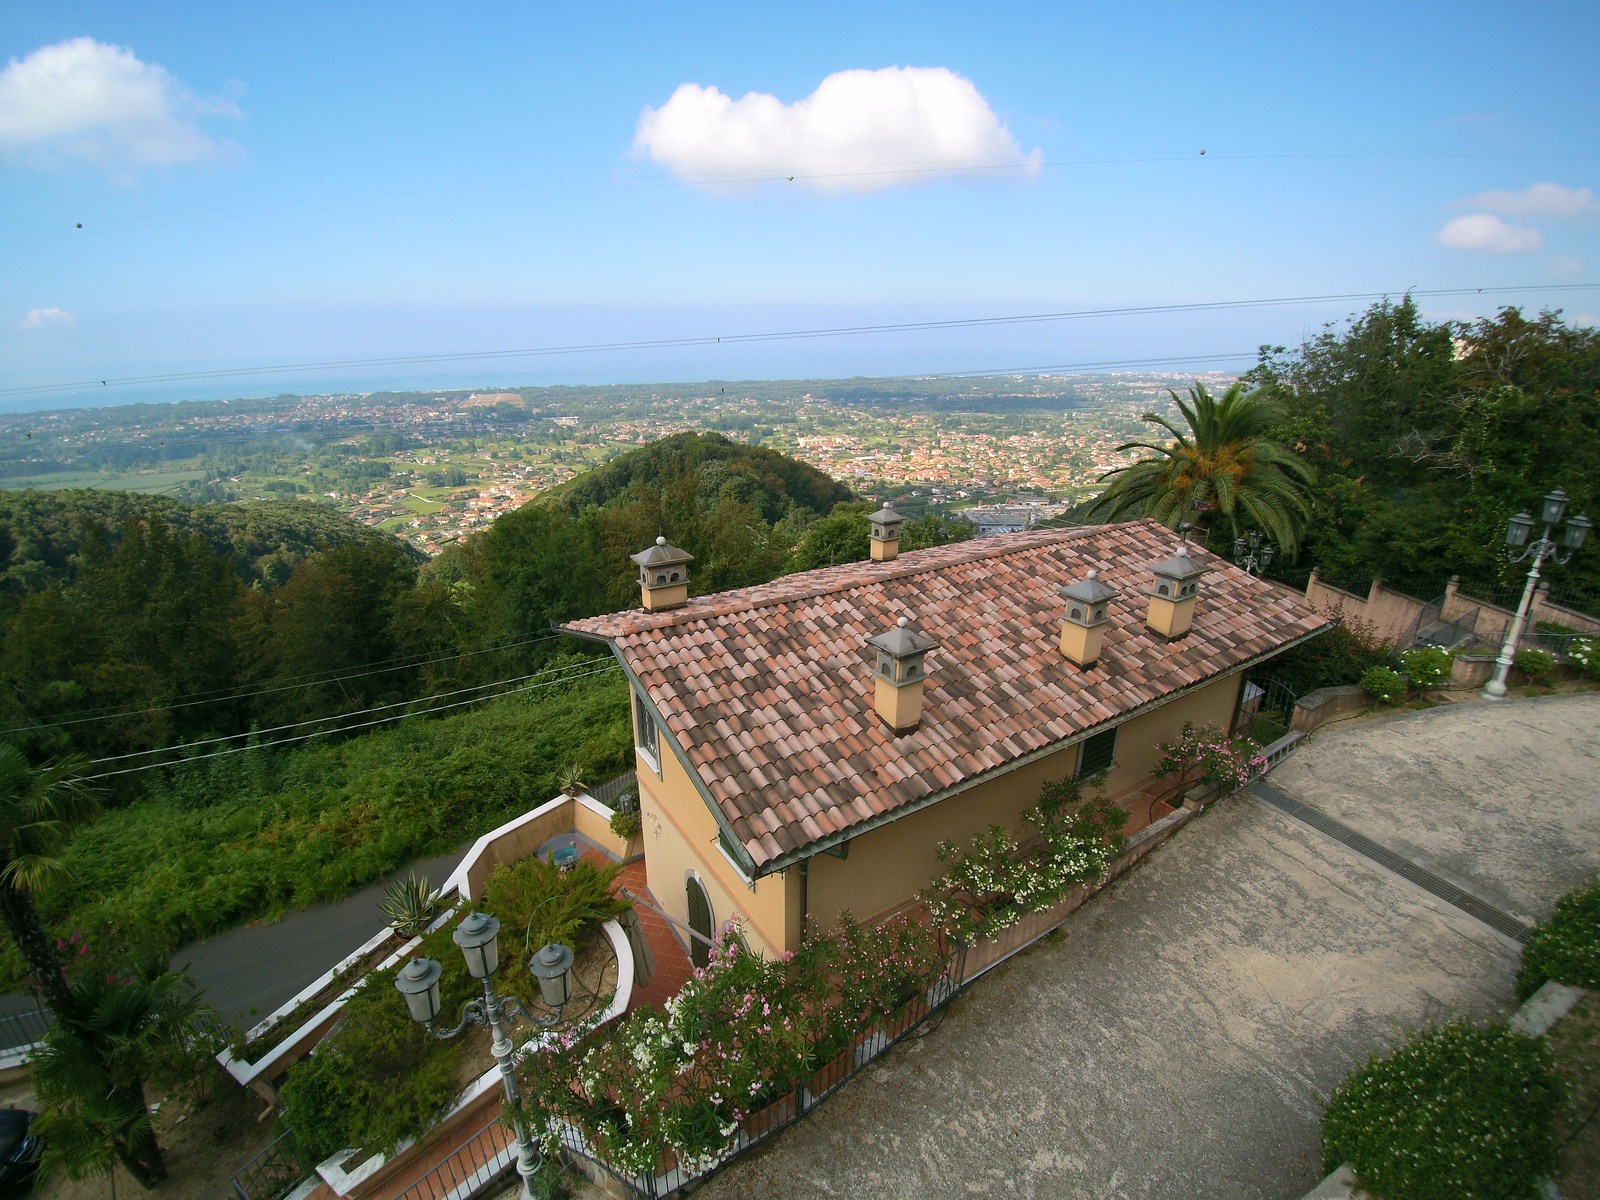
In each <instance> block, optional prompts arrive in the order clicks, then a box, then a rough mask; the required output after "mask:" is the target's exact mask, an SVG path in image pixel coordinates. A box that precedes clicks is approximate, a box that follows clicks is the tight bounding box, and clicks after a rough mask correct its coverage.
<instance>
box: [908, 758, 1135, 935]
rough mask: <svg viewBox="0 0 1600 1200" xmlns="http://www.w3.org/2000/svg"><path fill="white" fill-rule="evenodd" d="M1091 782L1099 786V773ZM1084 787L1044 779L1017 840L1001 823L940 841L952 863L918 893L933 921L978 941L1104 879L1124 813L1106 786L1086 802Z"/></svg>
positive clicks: (1118, 846) (1118, 843)
mask: <svg viewBox="0 0 1600 1200" xmlns="http://www.w3.org/2000/svg"><path fill="white" fill-rule="evenodd" d="M1094 782H1095V784H1096V786H1097V787H1098V786H1100V785H1102V784H1103V783H1104V777H1103V776H1097V777H1096V779H1095V781H1094ZM1081 788H1082V784H1081V782H1080V781H1079V780H1076V779H1058V780H1055V781H1053V782H1051V783H1047V784H1046V785H1045V786H1044V789H1043V791H1042V792H1041V794H1040V799H1039V803H1038V804H1037V805H1036V806H1034V807H1033V808H1031V809H1029V810H1028V811H1027V812H1026V813H1024V814H1023V820H1024V821H1025V822H1026V823H1027V824H1029V825H1031V826H1032V827H1033V832H1032V833H1031V834H1030V835H1028V836H1026V837H1024V838H1023V839H1022V840H1021V841H1020V842H1019V841H1018V840H1017V839H1016V838H1015V837H1013V836H1012V835H1011V833H1010V831H1009V830H1007V829H1006V828H1005V827H1004V826H1002V825H993V826H990V828H989V830H988V832H987V833H981V834H979V835H978V836H977V837H975V838H973V840H972V842H971V843H970V844H969V845H968V846H967V847H966V848H965V849H960V848H958V847H957V846H956V845H955V844H954V843H953V842H940V843H939V847H938V855H939V861H940V862H944V863H949V864H950V866H949V867H948V868H947V869H946V870H945V872H944V874H943V875H941V876H939V878H937V879H935V880H934V881H933V882H932V883H931V884H929V885H928V887H927V889H926V890H925V891H924V892H923V901H924V903H925V904H926V905H927V908H928V914H929V916H930V917H931V918H932V919H933V921H934V922H935V924H937V925H938V926H939V927H940V928H941V929H943V930H944V932H945V933H946V934H947V935H948V936H949V937H951V938H953V939H954V940H956V941H961V942H975V941H977V940H978V939H980V938H987V937H993V936H995V935H996V934H997V933H999V932H1000V931H1001V930H1003V929H1008V928H1010V927H1011V926H1012V925H1015V924H1016V923H1017V922H1018V921H1019V920H1021V919H1022V918H1023V917H1024V916H1026V915H1027V914H1028V913H1033V912H1040V911H1042V910H1043V909H1046V908H1049V907H1050V906H1051V905H1052V904H1055V903H1057V902H1059V901H1060V900H1062V899H1063V898H1065V896H1066V895H1067V893H1068V892H1069V891H1071V890H1072V889H1073V888H1074V887H1076V886H1077V885H1079V884H1081V883H1088V882H1090V881H1092V880H1096V879H1099V878H1101V877H1102V876H1103V875H1104V874H1105V871H1106V866H1107V864H1109V863H1110V862H1111V860H1112V858H1114V857H1115V856H1116V853H1117V851H1118V850H1120V849H1121V848H1122V841H1123V839H1122V833H1121V830H1122V827H1123V826H1124V825H1125V824H1127V820H1128V814H1127V813H1125V812H1123V811H1122V809H1120V808H1118V807H1117V806H1116V805H1114V804H1112V803H1111V802H1110V801H1109V800H1107V799H1106V797H1105V794H1104V793H1103V792H1101V793H1099V794H1097V795H1095V796H1094V797H1092V798H1091V799H1088V800H1085V799H1084V798H1083V795H1082V791H1081Z"/></svg>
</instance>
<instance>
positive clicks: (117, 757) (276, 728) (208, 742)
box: [86, 661, 594, 767]
mask: <svg viewBox="0 0 1600 1200" xmlns="http://www.w3.org/2000/svg"><path fill="white" fill-rule="evenodd" d="M593 666H594V663H593V662H592V661H590V662H583V663H571V664H569V665H567V666H564V667H546V668H545V669H544V670H542V671H533V672H530V673H529V674H527V675H514V676H512V677H510V678H509V679H496V680H493V681H491V682H489V683H478V684H473V685H472V686H471V687H464V688H456V689H455V690H454V691H449V692H435V693H433V694H432V695H428V696H415V697H411V698H408V699H405V700H392V701H390V702H389V703H387V704H376V705H373V706H372V707H371V708H357V709H352V710H350V711H349V712H343V713H329V714H328V715H326V716H321V717H307V718H306V719H305V720H303V721H291V722H289V723H288V724H286V725H273V726H270V727H268V728H266V729H253V730H250V731H248V732H246V733H226V734H221V735H219V736H217V737H212V738H200V739H198V740H196V741H192V742H178V743H175V744H173V745H170V746H158V747H155V748H154V749H150V750H130V751H129V752H127V753H126V754H114V755H110V756H108V757H106V758H94V759H90V760H89V762H88V763H87V764H86V765H88V766H91V767H97V766H100V765H101V764H102V763H114V762H123V761H126V760H127V759H130V758H144V757H146V756H149V755H155V754H171V753H173V752H175V751H178V750H191V749H195V748H197V747H201V746H220V745H223V744H225V743H227V742H233V741H238V740H239V739H241V738H244V739H248V738H252V737H260V736H261V735H262V734H271V733H282V732H284V731H285V730H289V729H304V728H305V727H306V726H308V725H321V724H324V723H326V722H328V721H343V720H345V719H346V718H348V717H364V716H367V715H369V714H371V713H378V712H390V711H392V710H394V709H397V708H410V707H412V706H414V705H419V704H428V703H430V702H431V701H433V700H442V699H445V698H447V697H450V696H463V695H466V693H468V692H482V691H487V690H488V689H490V688H497V687H502V686H504V685H506V684H511V683H524V682H526V681H527V680H529V679H538V678H541V677H542V676H545V675H550V674H552V673H558V674H557V677H556V679H554V680H552V682H555V683H560V682H562V681H564V680H565V679H567V678H568V677H569V676H571V677H573V678H581V677H583V675H584V674H586V673H587V671H588V669H589V668H591V667H593Z"/></svg>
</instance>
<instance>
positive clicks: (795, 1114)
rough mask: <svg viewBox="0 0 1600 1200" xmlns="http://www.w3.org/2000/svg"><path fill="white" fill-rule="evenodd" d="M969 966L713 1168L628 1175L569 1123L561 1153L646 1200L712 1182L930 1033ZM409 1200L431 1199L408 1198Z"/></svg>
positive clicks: (745, 1123)
mask: <svg viewBox="0 0 1600 1200" xmlns="http://www.w3.org/2000/svg"><path fill="white" fill-rule="evenodd" d="M965 966H966V951H965V949H961V950H958V951H957V952H956V953H955V954H953V955H952V956H951V957H950V958H949V959H947V960H946V962H945V964H944V967H943V969H942V970H941V971H940V972H939V973H938V974H937V975H935V976H934V977H933V978H932V980H931V981H930V982H929V985H928V987H927V988H926V989H925V990H923V991H920V992H918V993H917V994H916V995H915V996H913V997H912V998H911V999H910V1000H909V1001H907V1003H906V1004H905V1005H904V1006H902V1007H901V1008H899V1009H897V1010H896V1011H895V1012H894V1013H893V1014H892V1015H891V1016H888V1017H885V1018H883V1019H882V1020H880V1021H878V1022H876V1023H875V1024H874V1025H873V1026H872V1027H871V1028H869V1029H866V1030H864V1031H862V1032H861V1033H860V1034H858V1035H857V1037H856V1038H855V1039H854V1041H853V1043H852V1044H851V1045H850V1046H849V1047H847V1048H846V1049H844V1050H841V1051H840V1052H839V1053H837V1054H836V1055H834V1056H833V1057H832V1058H831V1059H830V1060H829V1061H827V1062H825V1063H822V1064H821V1065H820V1066H819V1067H818V1068H817V1070H815V1071H813V1072H812V1073H811V1074H810V1075H808V1076H806V1077H805V1078H804V1079H799V1080H794V1081H791V1082H790V1083H788V1084H787V1085H786V1086H785V1087H784V1089H783V1090H782V1091H781V1092H778V1093H776V1094H775V1095H772V1096H769V1097H768V1101H767V1104H766V1105H765V1106H764V1107H763V1108H761V1109H760V1110H759V1111H757V1112H754V1113H751V1114H750V1115H749V1116H748V1117H746V1118H745V1119H744V1120H742V1121H740V1122H739V1129H738V1132H737V1134H736V1135H735V1141H734V1144H733V1146H732V1147H731V1148H729V1149H728V1150H727V1152H726V1153H725V1154H724V1155H723V1156H722V1157H720V1158H719V1159H718V1160H717V1161H716V1163H715V1164H714V1165H712V1166H710V1167H709V1168H702V1169H700V1170H698V1171H691V1170H689V1169H686V1168H685V1167H684V1166H682V1165H680V1164H678V1163H675V1162H669V1163H664V1164H663V1166H662V1168H661V1170H660V1171H659V1172H658V1173H657V1174H654V1175H629V1174H627V1173H625V1172H623V1171H620V1170H618V1169H617V1168H616V1167H614V1166H613V1165H612V1164H611V1163H609V1162H607V1161H606V1159H605V1157H604V1156H603V1155H602V1154H601V1153H600V1152H599V1151H598V1150H597V1149H596V1148H595V1147H594V1146H592V1145H590V1143H589V1141H588V1139H587V1138H586V1137H585V1136H584V1134H583V1131H582V1130H579V1129H576V1128H574V1127H573V1126H571V1125H569V1124H567V1123H565V1122H562V1123H561V1124H560V1125H559V1126H558V1127H557V1131H558V1133H559V1135H560V1139H561V1146H562V1149H563V1150H564V1151H565V1152H566V1153H567V1155H568V1156H569V1157H571V1158H580V1159H584V1160H586V1161H588V1162H590V1163H592V1164H594V1166H595V1167H597V1168H598V1169H599V1170H600V1171H602V1172H604V1173H605V1174H606V1175H608V1176H610V1177H611V1178H612V1179H615V1180H616V1181H617V1182H619V1183H620V1184H622V1185H623V1186H624V1187H625V1188H627V1189H628V1190H629V1191H630V1192H632V1193H633V1194H634V1195H635V1196H638V1197H641V1198H643V1200H666V1197H669V1196H675V1195H677V1194H678V1193H679V1192H680V1191H682V1190H683V1189H684V1188H687V1187H689V1186H691V1185H693V1184H697V1183H699V1182H701V1181H703V1180H705V1179H709V1178H710V1177H711V1176H712V1175H715V1174H716V1173H717V1172H718V1171H721V1170H722V1169H723V1168H724V1167H726V1166H727V1165H728V1164H729V1163H731V1162H733V1161H734V1160H735V1159H737V1158H738V1157H739V1156H740V1155H742V1154H744V1153H745V1152H746V1151H748V1150H752V1149H754V1148H755V1147H756V1146H759V1145H760V1144H761V1143H762V1142H764V1141H766V1140H767V1139H768V1138H771V1137H774V1136H776V1135H777V1134H779V1133H782V1132H783V1131H784V1130H785V1129H787V1128H788V1127H789V1126H791V1125H793V1124H794V1123H795V1122H796V1121H798V1120H800V1119H801V1118H802V1117H804V1116H805V1115H806V1114H807V1113H809V1112H810V1111H811V1110H812V1109H814V1108H816V1107H817V1105H819V1104H821V1103H822V1102H823V1101H824V1100H825V1099H827V1098H828V1097H829V1096H831V1095H833V1093H834V1092H836V1091H838V1090H839V1089H840V1088H841V1087H843V1086H844V1085H845V1084H846V1083H848V1082H849V1081H850V1080H851V1079H852V1078H854V1077H855V1076H856V1075H857V1074H859V1073H860V1072H861V1071H863V1070H865V1069H866V1068H867V1067H868V1066H869V1065H871V1063H872V1062H873V1061H874V1060H875V1059H877V1058H879V1057H880V1056H882V1055H883V1054H884V1053H885V1052H886V1051H888V1050H889V1048H890V1047H891V1046H894V1045H897V1044H898V1043H900V1042H902V1041H904V1040H905V1039H906V1038H908V1037H914V1036H918V1035H919V1034H920V1033H921V1032H923V1031H925V1029H926V1028H927V1027H928V1025H929V1022H930V1021H932V1020H933V1019H934V1018H935V1017H937V1016H938V1015H939V1014H940V1013H942V1012H943V1011H944V1008H945V1006H946V1005H948V1004H949V1003H950V1001H951V1000H953V999H955V996H956V994H957V992H958V991H959V990H960V988H961V986H962V983H961V981H962V979H963V976H964V974H965ZM408 1200H427V1198H426V1197H421V1198H413V1197H408Z"/></svg>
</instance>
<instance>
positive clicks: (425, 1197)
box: [395, 1119, 517, 1200]
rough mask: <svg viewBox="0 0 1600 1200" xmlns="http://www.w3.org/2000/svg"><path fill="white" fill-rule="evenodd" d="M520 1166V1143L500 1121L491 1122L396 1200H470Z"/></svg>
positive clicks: (404, 1190)
mask: <svg viewBox="0 0 1600 1200" xmlns="http://www.w3.org/2000/svg"><path fill="white" fill-rule="evenodd" d="M516 1165H517V1144H516V1142H515V1140H513V1139H512V1137H511V1134H510V1131H509V1130H507V1129H506V1127H505V1126H503V1125H501V1124H500V1122H499V1120H498V1119H496V1120H493V1121H490V1122H489V1123H488V1124H487V1125H485V1126H484V1127H483V1128H482V1129H480V1130H478V1131H477V1132H476V1133H474V1134H473V1135H472V1136H471V1137H469V1138H468V1139H467V1140H466V1141H464V1142H462V1143H461V1145H459V1146H457V1147H456V1148H455V1149H454V1150H452V1151H450V1155H449V1157H448V1158H446V1159H445V1160H444V1161H443V1162H442V1163H440V1164H439V1165H438V1166H437V1167H435V1168H433V1170H431V1171H429V1172H428V1173H427V1174H425V1175H423V1176H421V1177H419V1178H417V1179H416V1180H413V1181H412V1182H411V1183H409V1184H407V1185H406V1187H405V1188H404V1189H403V1190H402V1191H399V1192H397V1193H395V1200H470V1197H473V1196H476V1195H477V1194H478V1193H479V1192H481V1191H483V1190H484V1189H485V1188H487V1187H489V1186H490V1185H491V1184H493V1183H494V1182H495V1181H496V1180H498V1179H500V1178H502V1177H503V1176H504V1175H505V1174H506V1172H508V1171H510V1170H511V1169H512V1168H514V1167H515V1166H516Z"/></svg>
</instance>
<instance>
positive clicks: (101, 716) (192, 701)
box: [0, 633, 567, 734]
mask: <svg viewBox="0 0 1600 1200" xmlns="http://www.w3.org/2000/svg"><path fill="white" fill-rule="evenodd" d="M566 636H567V635H566V634H563V633H543V634H540V635H539V636H538V637H531V638H523V639H522V640H521V641H515V642H505V643H503V644H501V645H497V646H489V647H487V648H485V649H482V650H468V651H464V652H463V653H461V654H449V655H444V656H443V657H440V658H429V659H421V660H419V661H416V662H407V661H404V660H403V659H390V660H388V661H389V662H391V663H395V664H397V665H394V666H387V665H379V666H377V667H375V668H374V669H372V670H370V671H357V672H353V673H351V674H339V673H337V672H327V671H325V672H321V673H319V674H314V675H301V676H298V677H294V678H291V679H289V680H287V681H285V682H281V683H278V684H274V685H272V686H270V687H262V688H257V689H255V690H254V691H248V692H239V691H225V690H223V689H217V690H215V691H212V692H190V693H188V694H187V695H183V696H179V697H176V698H175V699H174V700H173V701H172V702H171V703H168V704H147V705H145V706H143V707H142V708H123V709H115V710H114V709H110V708H100V709H91V710H90V711H89V712H88V713H84V714H80V715H78V716H76V717H67V718H64V719H62V720H60V721H48V722H42V723H41V722H35V723H34V724H31V725H13V726H10V727H9V728H5V729H0V734H7V733H20V732H31V731H34V730H39V729H57V728H60V727H62V726H66V725H84V724H88V723H90V722H98V721H113V720H116V719H118V718H119V717H140V716H147V715H149V714H151V713H154V712H170V711H172V710H174V709H179V708H193V707H195V706H196V705H200V704H226V703H228V702H230V701H233V700H248V699H250V698H252V697H254V696H267V695H272V694H274V693H276V692H292V691H297V690H299V689H302V688H311V687H318V686H320V685H322V684H328V683H339V684H342V683H345V682H347V681H349V680H352V679H366V678H367V677H369V676H372V675H383V674H387V673H388V672H391V671H404V670H408V669H410V668H412V667H429V666H433V665H435V664H437V663H442V662H454V661H456V660H458V659H463V658H471V657H473V656H475V655H479V654H496V653H500V652H502V651H506V650H515V649H519V648H520V647H523V646H531V645H534V644H535V643H538V642H548V641H551V640H552V639H554V638H558V637H566Z"/></svg>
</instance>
